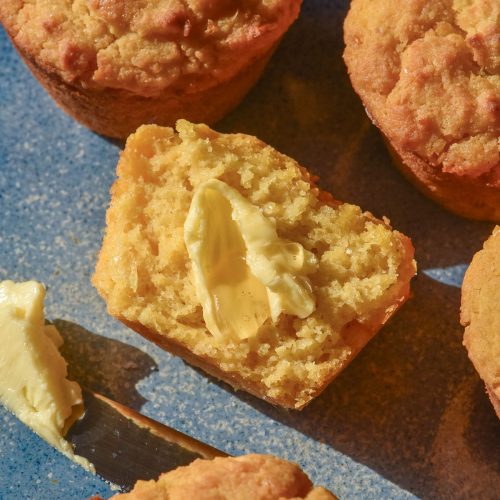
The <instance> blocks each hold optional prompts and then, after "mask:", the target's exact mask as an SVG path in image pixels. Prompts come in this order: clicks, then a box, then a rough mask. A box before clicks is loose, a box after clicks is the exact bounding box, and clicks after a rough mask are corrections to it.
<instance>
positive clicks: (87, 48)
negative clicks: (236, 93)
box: [0, 0, 301, 96]
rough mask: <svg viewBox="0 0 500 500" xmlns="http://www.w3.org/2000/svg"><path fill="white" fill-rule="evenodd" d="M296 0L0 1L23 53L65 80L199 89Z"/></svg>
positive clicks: (269, 34) (282, 22)
mask: <svg viewBox="0 0 500 500" xmlns="http://www.w3.org/2000/svg"><path fill="white" fill-rule="evenodd" d="M300 3H301V0H292V1H290V0H265V1H259V0H235V1H229V0H134V1H130V0H2V1H1V2H0V21H2V23H3V24H4V25H5V26H6V28H7V30H8V32H9V34H10V36H11V37H12V39H13V41H14V43H15V44H16V45H17V47H18V48H19V49H20V50H21V52H22V53H23V54H25V55H27V57H28V58H29V59H35V60H36V63H37V64H38V65H40V66H41V67H42V68H44V69H45V70H46V71H48V72H53V73H56V74H57V75H59V76H60V77H62V78H63V80H64V81H66V82H68V83H76V84H81V85H82V86H84V87H97V88H101V87H104V88H114V89H125V90H129V91H131V92H134V93H137V94H140V95H144V96H154V95H157V94H158V93H160V92H161V91H162V90H164V89H165V88H171V89H172V90H174V91H175V90H176V89H177V88H182V89H184V91H185V90H186V89H188V91H189V90H191V91H199V90H202V89H204V88H207V87H210V86H213V85H216V84H217V83H218V82H220V81H224V80H226V79H228V78H231V77H232V76H234V75H235V74H236V73H238V71H240V70H241V69H242V67H244V66H245V65H246V64H247V63H248V62H249V61H250V60H251V59H253V58H254V57H257V56H258V55H260V54H261V53H262V52H264V51H266V50H268V49H269V48H270V47H271V46H272V45H273V44H274V43H275V42H276V41H277V40H278V39H279V37H280V36H281V35H282V34H283V33H284V32H285V31H286V29H287V28H288V27H289V25H290V24H291V23H292V22H293V20H294V19H295V18H296V17H297V15H298V12H299V8H300Z"/></svg>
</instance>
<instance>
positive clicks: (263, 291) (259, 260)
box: [184, 179, 317, 339]
mask: <svg viewBox="0 0 500 500" xmlns="http://www.w3.org/2000/svg"><path fill="white" fill-rule="evenodd" d="M184 241H185V243H186V247H187V250H188V254H189V257H190V259H191V262H192V265H193V273H194V284H195V288H196V294H197V298H198V300H199V302H200V304H201V305H202V307H203V318H204V320H205V324H206V326H207V328H208V330H209V331H210V332H211V333H212V335H214V336H220V337H227V336H229V337H231V338H236V339H245V338H249V337H252V336H254V335H255V334H256V333H257V331H258V329H259V328H260V327H261V326H262V324H263V323H264V322H265V321H267V320H268V319H269V318H271V320H272V321H273V322H274V323H276V322H277V321H278V318H279V315H280V314H281V313H286V314H290V315H294V316H298V317H299V318H305V317H307V316H309V315H310V314H311V313H312V312H313V311H314V309H315V307H316V304H315V298H314V294H313V291H312V287H311V284H310V282H309V280H308V278H307V277H306V275H307V274H309V273H312V272H314V271H315V270H316V268H317V259H316V257H315V256H314V255H313V254H312V253H311V252H309V251H307V250H305V249H304V247H303V246H302V245H300V244H299V243H296V242H293V241H289V240H285V239H282V238H280V237H279V236H278V235H277V233H276V224H275V223H274V221H272V220H270V219H268V218H267V217H265V216H264V214H263V213H262V212H261V211H260V209H259V207H257V206H255V205H253V204H252V203H250V202H249V201H248V200H247V199H246V198H245V197H243V196H242V195H241V194H240V193H239V192H238V191H236V190H235V189H234V188H232V187H230V186H228V185H227V184H226V183H224V182H222V181H220V180H217V179H211V180H209V181H207V182H204V183H203V184H201V185H200V186H199V187H198V188H197V189H196V191H195V193H194V196H193V199H192V201H191V206H190V209H189V213H188V216H187V218H186V222H185V224H184Z"/></svg>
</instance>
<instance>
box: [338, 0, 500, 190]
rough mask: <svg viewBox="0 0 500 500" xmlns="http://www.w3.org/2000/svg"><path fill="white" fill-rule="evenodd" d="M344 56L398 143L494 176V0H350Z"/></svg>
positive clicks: (498, 46)
mask: <svg viewBox="0 0 500 500" xmlns="http://www.w3.org/2000/svg"><path fill="white" fill-rule="evenodd" d="M345 42H346V50H345V54H344V58H345V60H346V63H347V66H348V68H349V72H350V76H351V79H352V81H353V85H354V87H355V89H356V91H357V92H358V93H359V94H360V96H361V97H362V99H363V101H364V104H365V106H366V107H367V109H368V111H369V113H370V114H371V115H372V117H373V119H374V121H375V122H377V125H378V126H379V127H380V128H381V129H382V131H383V132H384V134H385V135H386V136H387V137H388V139H389V140H390V141H391V142H392V143H393V144H394V145H395V147H396V149H400V150H404V151H410V152H412V153H414V154H416V155H417V156H419V157H420V158H422V159H424V160H426V161H427V162H429V163H430V164H431V165H434V166H439V167H440V168H442V170H443V171H444V172H449V173H452V174H456V175H466V176H470V177H479V176H481V175H484V176H485V181H486V182H488V183H489V184H493V185H498V186H500V151H499V144H500V143H499V136H500V2H499V1H498V0H405V1H404V2H400V1H399V0H353V1H352V4H351V11H350V13H349V15H348V17H347V19H346V23H345Z"/></svg>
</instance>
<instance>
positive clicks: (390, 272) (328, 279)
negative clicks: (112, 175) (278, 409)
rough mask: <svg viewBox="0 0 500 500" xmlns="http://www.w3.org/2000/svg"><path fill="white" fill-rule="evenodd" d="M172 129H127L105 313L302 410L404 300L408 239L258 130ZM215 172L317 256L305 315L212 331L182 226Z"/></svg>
mask: <svg viewBox="0 0 500 500" xmlns="http://www.w3.org/2000/svg"><path fill="white" fill-rule="evenodd" d="M177 130H178V133H176V132H175V131H174V130H173V129H171V128H161V127H157V126H154V125H150V126H143V127H141V128H139V129H138V131H137V132H136V133H135V134H133V135H132V136H130V137H129V139H128V141H127V145H126V147H125V150H124V152H123V153H122V157H121V159H120V162H119V164H118V168H117V174H118V180H117V181H116V183H115V184H114V186H113V188H112V199H111V205H110V208H109V210H108V213H107V219H106V220H107V229H106V235H105V237H104V241H103V246H102V249H101V253H100V255H99V259H98V262H97V266H96V272H95V275H94V277H93V283H94V285H95V286H96V288H97V289H98V291H99V293H100V294H101V295H102V296H103V298H104V299H105V301H106V303H107V306H108V310H109V312H110V313H111V314H112V315H113V316H115V317H117V318H118V319H120V320H122V321H123V322H125V323H126V324H127V325H129V326H130V327H132V328H134V329H135V330H137V331H138V332H139V333H141V334H143V335H145V336H146V337H147V338H150V339H151V340H153V341H155V342H157V343H158V344H159V345H161V346H162V347H164V348H166V349H168V350H170V351H172V352H173V353H175V354H178V355H180V356H182V357H183V358H184V359H186V360H188V361H189V362H191V363H193V364H195V365H197V366H200V367H202V368H203V369H205V370H206V371H208V372H209V373H211V374H213V375H215V376H217V377H219V378H222V379H224V380H225V381H227V382H229V383H230V384H232V385H233V386H235V387H239V388H243V389H245V390H247V391H249V392H252V393H253V394H256V395H258V396H259V397H262V398H264V399H266V400H268V401H271V402H273V403H275V404H279V405H281V406H285V407H291V408H301V407H303V406H304V405H306V404H307V403H308V402H309V401H310V400H311V399H312V398H313V397H315V396H316V395H317V394H319V393H320V392H321V391H322V390H323V389H324V388H325V387H326V385H327V384H328V382H329V381H330V380H332V379H333V378H334V377H335V376H336V375H337V374H338V373H339V372H340V371H341V370H342V369H343V368H344V367H345V366H346V365H347V364H348V363H349V361H350V360H351V359H352V358H353V357H354V356H355V355H356V354H357V353H358V352H359V351H360V350H361V348H362V347H363V346H364V345H365V344H366V343H367V342H368V340H369V339H370V338H371V337H372V336H373V335H374V334H375V333H376V332H377V331H378V330H379V329H380V327H381V326H382V325H383V323H384V322H385V321H386V320H387V319H388V318H389V317H390V316H391V315H392V314H393V313H394V311H395V310H396V309H397V308H398V307H399V306H400V305H401V304H402V303H403V302H404V301H405V300H406V298H407V297H408V294H409V281H410V279H411V277H412V276H413V274H414V272H415V264H414V262H413V247H412V245H411V242H410V240H409V239H408V238H406V237H405V236H403V235H402V234H400V233H398V232H396V231H392V230H391V228H390V226H389V225H388V223H387V222H382V221H379V220H377V219H375V218H374V217H373V216H372V215H371V214H367V213H363V212H362V211H361V209H360V208H359V207H356V206H353V205H349V204H341V203H340V202H337V201H335V200H334V199H333V198H332V197H331V196H329V195H327V194H326V193H323V192H320V191H319V190H318V189H317V188H316V187H315V186H314V183H313V182H312V180H311V179H310V177H309V175H308V174H307V172H306V171H305V170H304V169H303V168H301V167H300V166H299V165H298V164H297V163H296V162H295V161H294V160H292V159H291V158H288V157H286V156H284V155H282V154H280V153H278V152H277V151H276V150H274V149H273V148H271V147H270V146H267V145H265V144H264V143H262V142H261V141H259V140H258V139H256V138H255V137H251V136H247V135H243V134H228V135H225V134H219V133H217V132H215V131H213V130H211V129H209V128H208V127H207V126H205V125H193V124H191V123H189V122H186V121H183V120H181V121H179V122H177ZM212 179H218V180H219V181H222V182H224V183H225V184H227V185H228V186H230V187H231V188H233V189H234V190H236V191H237V192H238V193H239V194H240V195H241V196H242V197H244V198H245V199H246V200H247V201H248V203H250V204H252V205H254V206H255V207H258V208H259V210H260V212H261V214H262V215H263V216H264V217H266V218H267V219H269V220H273V221H274V223H275V227H276V233H277V236H278V237H279V238H281V239H283V240H289V241H291V242H294V243H297V244H299V245H301V246H302V247H303V248H304V249H305V251H306V252H311V253H312V254H314V256H315V260H316V261H317V269H316V270H315V271H313V272H311V273H310V274H307V279H308V280H309V282H310V286H311V290H312V294H313V295H314V300H315V304H316V308H315V309H314V310H313V311H312V312H311V314H309V315H308V316H307V317H305V318H300V317H298V316H294V315H290V314H286V313H282V314H281V315H280V316H279V318H278V320H277V322H276V323H274V322H273V321H272V318H269V319H268V320H267V321H265V322H264V324H263V325H262V326H260V328H259V329H258V331H257V332H256V334H254V335H252V336H249V337H248V338H243V339H242V338H234V337H230V336H223V337H220V336H217V335H213V334H212V333H211V332H210V331H209V330H208V329H207V327H206V324H205V321H204V319H203V310H202V306H201V305H200V302H199V300H198V299H197V293H196V287H195V278H194V275H195V273H194V269H193V262H192V261H191V259H190V257H189V254H188V251H187V249H186V245H185V242H184V225H185V222H186V217H187V215H188V212H189V209H190V206H191V203H192V199H193V195H194V193H195V192H196V190H197V189H198V188H199V186H201V185H203V183H205V182H207V181H210V180H212ZM235 302H236V298H235ZM221 339H222V340H221Z"/></svg>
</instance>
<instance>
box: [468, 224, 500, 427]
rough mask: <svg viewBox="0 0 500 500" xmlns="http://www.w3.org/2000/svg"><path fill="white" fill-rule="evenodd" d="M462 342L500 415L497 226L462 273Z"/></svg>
mask: <svg viewBox="0 0 500 500" xmlns="http://www.w3.org/2000/svg"><path fill="white" fill-rule="evenodd" d="M460 319H461V322H462V325H463V326H465V334H464V345H465V347H466V348H467V352H468V353H469V358H470V359H471V361H472V363H473V364H474V367H475V368H476V370H477V372H478V373H479V375H480V376H481V378H482V379H483V381H484V383H485V384H486V390H487V392H488V395H489V396H490V399H491V402H492V403H493V406H494V408H495V411H496V413H497V415H498V418H500V227H499V226H497V227H496V228H495V229H494V231H493V234H492V235H491V236H490V237H489V239H488V240H486V242H485V244H484V248H483V249H482V250H481V251H479V252H477V253H476V255H474V258H473V259H472V262H471V264H470V266H469V268H468V269H467V272H466V273H465V278H464V282H463V285H462V309H461V316H460Z"/></svg>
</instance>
